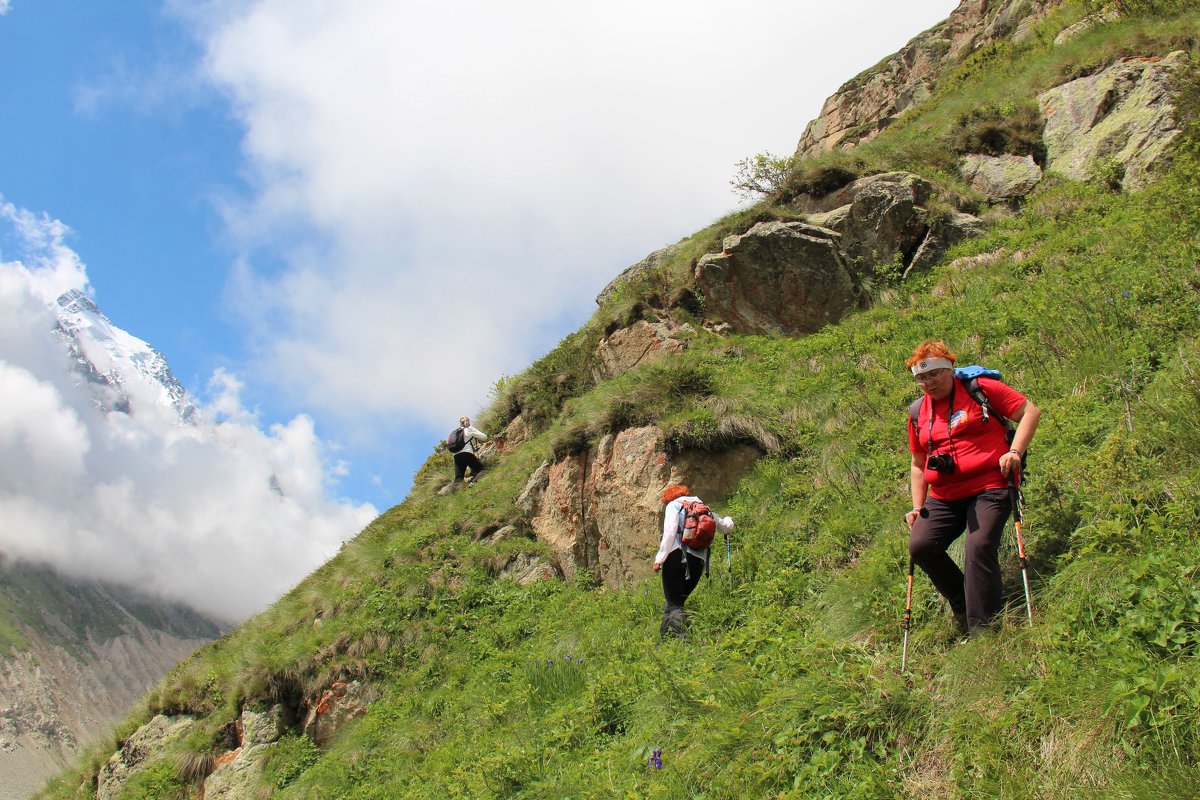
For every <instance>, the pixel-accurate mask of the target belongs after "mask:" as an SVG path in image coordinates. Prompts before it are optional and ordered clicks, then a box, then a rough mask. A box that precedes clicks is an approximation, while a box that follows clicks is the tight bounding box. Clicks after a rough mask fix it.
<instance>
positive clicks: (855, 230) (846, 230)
mask: <svg viewBox="0 0 1200 800" xmlns="http://www.w3.org/2000/svg"><path fill="white" fill-rule="evenodd" d="M932 193H933V186H932V184H930V183H929V181H927V180H925V179H924V178H921V177H920V176H918V175H914V174H912V173H911V172H887V173H883V174H881V175H871V176H868V177H866V178H860V179H858V180H856V181H854V182H853V183H852V184H850V185H849V186H847V187H845V188H843V189H839V190H838V191H836V192H833V193H832V194H831V196H829V197H827V198H824V202H827V203H828V202H837V201H838V200H839V199H843V198H844V199H847V200H848V201H849V206H848V207H847V208H846V211H845V214H844V215H843V216H840V217H838V218H837V219H836V220H831V221H830V222H831V224H832V225H833V226H834V228H833V229H834V230H836V231H837V232H838V233H839V234H841V239H840V240H839V242H838V248H839V249H840V250H841V252H842V255H843V256H844V258H845V260H846V264H847V265H848V267H849V269H850V272H851V274H852V275H854V276H856V277H864V276H869V275H872V274H874V273H875V271H876V269H877V268H878V267H879V266H881V265H891V264H896V263H900V264H903V265H907V264H908V263H909V262H910V261H911V260H912V256H913V254H914V253H915V252H916V250H917V248H918V247H920V245H921V242H922V241H924V239H925V234H926V233H927V232H928V229H929V226H928V219H929V213H928V212H927V211H926V210H925V209H924V205H925V204H926V203H927V202H928V201H929V198H930V196H931V195H932Z"/></svg>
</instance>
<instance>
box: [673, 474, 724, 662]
mask: <svg viewBox="0 0 1200 800" xmlns="http://www.w3.org/2000/svg"><path fill="white" fill-rule="evenodd" d="M662 501H663V504H664V505H665V506H666V509H665V510H664V511H663V535H662V543H661V544H660V545H659V546H658V555H656V556H655V557H654V571H655V572H659V571H661V572H662V585H663V594H664V595H665V596H666V600H667V605H666V608H665V609H663V620H662V625H661V626H660V627H659V629H658V635H659V636H660V637H661V636H666V635H667V632H668V631H670V632H671V633H672V634H674V635H675V636H677V637H679V638H681V639H682V638H683V637H684V635H685V628H686V622H685V620H684V615H683V604H684V603H685V602H686V601H687V599H688V596H689V595H690V594H691V593H692V590H693V589H695V588H696V584H698V583H699V582H700V576H701V575H703V574H704V572H705V570H706V568H707V566H708V549H709V544H710V543H711V542H712V538H713V535H714V534H715V533H716V532H718V531H719V532H721V533H724V534H728V533H729V532H730V531H732V530H733V520H732V519H730V518H729V517H718V516H717V515H716V514H714V513H713V512H712V511H711V510H710V509H709V507H708V506H707V505H705V504H704V502H703V501H702V500H701V499H700V498H699V497H696V496H695V495H694V494H692V493H691V492H690V490H689V489H688V487H686V486H680V485H678V484H672V485H671V486H668V487H666V488H665V489H663V492H662ZM689 543H692V544H694V545H695V546H692V544H689ZM685 555H686V557H685Z"/></svg>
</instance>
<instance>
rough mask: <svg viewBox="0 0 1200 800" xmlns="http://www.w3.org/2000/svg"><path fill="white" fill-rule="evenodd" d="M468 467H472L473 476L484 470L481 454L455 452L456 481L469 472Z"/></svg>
mask: <svg viewBox="0 0 1200 800" xmlns="http://www.w3.org/2000/svg"><path fill="white" fill-rule="evenodd" d="M467 467H470V468H471V477H476V476H478V475H479V473H481V472H483V462H482V461H480V460H479V456H477V455H475V454H474V453H455V454H454V482H455V483H457V482H458V481H461V480H462V479H463V478H464V477H466V474H467Z"/></svg>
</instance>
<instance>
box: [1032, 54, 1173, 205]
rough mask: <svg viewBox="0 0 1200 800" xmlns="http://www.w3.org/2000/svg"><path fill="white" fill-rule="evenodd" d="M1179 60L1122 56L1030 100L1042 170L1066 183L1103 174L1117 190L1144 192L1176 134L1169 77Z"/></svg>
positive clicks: (1168, 150) (1163, 159)
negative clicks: (1038, 118)
mask: <svg viewBox="0 0 1200 800" xmlns="http://www.w3.org/2000/svg"><path fill="white" fill-rule="evenodd" d="M1185 60H1186V55H1185V54H1184V53H1183V51H1177V52H1174V53H1171V54H1170V55H1168V56H1164V57H1162V58H1126V59H1122V60H1121V61H1119V62H1118V63H1116V64H1113V65H1112V66H1111V67H1109V68H1107V69H1105V70H1103V71H1101V72H1098V73H1096V74H1095V75H1089V76H1087V77H1084V78H1078V79H1076V80H1073V81H1069V82H1068V83H1064V84H1062V85H1061V86H1056V87H1055V88H1053V89H1049V90H1047V91H1045V92H1042V94H1040V95H1038V102H1039V103H1040V105H1041V108H1042V115H1043V116H1044V117H1045V118H1046V128H1045V130H1044V132H1043V134H1042V138H1043V140H1044V141H1045V143H1046V160H1047V169H1049V170H1052V171H1054V172H1057V173H1059V174H1061V175H1065V176H1066V177H1068V178H1072V179H1074V180H1087V179H1089V178H1091V177H1094V176H1095V175H1096V174H1097V172H1098V171H1099V170H1106V171H1111V172H1112V175H1113V177H1114V178H1119V180H1120V183H1121V186H1122V188H1124V189H1138V188H1140V187H1142V186H1144V185H1145V184H1146V183H1147V182H1148V181H1149V180H1151V179H1152V178H1153V176H1154V175H1155V173H1156V172H1157V171H1159V170H1160V169H1161V167H1162V165H1163V164H1164V162H1165V161H1166V159H1167V157H1168V156H1169V153H1170V145H1171V142H1172V141H1173V140H1174V138H1175V137H1176V136H1177V135H1178V134H1179V130H1178V129H1177V128H1176V127H1175V122H1174V107H1173V105H1172V101H1171V86H1170V77H1171V73H1172V72H1173V71H1174V70H1175V69H1176V68H1177V67H1179V66H1180V65H1181V64H1183V63H1184V61H1185Z"/></svg>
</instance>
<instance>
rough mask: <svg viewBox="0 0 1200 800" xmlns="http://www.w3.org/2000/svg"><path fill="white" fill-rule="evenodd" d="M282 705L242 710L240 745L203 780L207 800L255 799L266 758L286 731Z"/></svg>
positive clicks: (239, 719)
mask: <svg viewBox="0 0 1200 800" xmlns="http://www.w3.org/2000/svg"><path fill="white" fill-rule="evenodd" d="M286 717H287V713H286V711H285V710H284V708H283V706H281V705H276V706H272V707H271V709H270V710H268V711H265V712H256V711H243V712H242V715H241V716H240V717H239V718H238V724H237V730H238V738H239V740H240V744H239V746H238V747H236V748H235V749H233V750H230V751H229V752H228V753H225V754H224V755H223V756H222V757H221V758H219V759H217V765H216V769H214V770H213V772H212V774H210V775H209V776H208V777H207V778H206V779H205V780H204V795H203V796H204V800H256V798H257V797H258V795H257V793H256V792H257V788H258V776H259V774H260V773H261V772H262V764H263V759H264V758H265V757H266V754H267V752H268V751H269V750H270V748H271V746H272V745H274V744H275V742H277V741H279V737H281V736H282V735H283V733H284V731H285V730H286Z"/></svg>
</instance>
